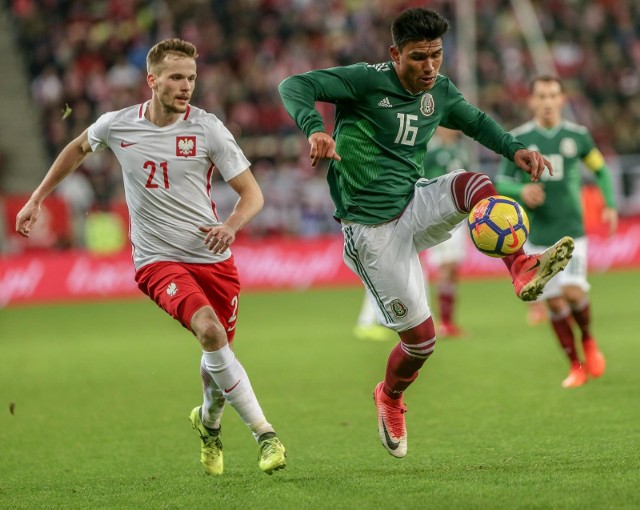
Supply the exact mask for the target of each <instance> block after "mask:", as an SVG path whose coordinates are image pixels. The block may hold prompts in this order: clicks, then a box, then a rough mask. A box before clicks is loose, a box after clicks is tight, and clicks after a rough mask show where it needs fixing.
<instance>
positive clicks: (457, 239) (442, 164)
mask: <svg viewBox="0 0 640 510" xmlns="http://www.w3.org/2000/svg"><path fill="white" fill-rule="evenodd" d="M468 163H469V158H468V155H467V153H466V150H465V148H464V146H463V145H462V143H461V142H460V132H459V131H454V130H453V129H447V128H444V127H438V129H437V130H436V133H435V135H434V137H433V138H432V139H431V140H430V141H429V146H428V147H427V154H426V155H425V158H424V163H423V164H424V171H425V177H427V178H428V179H435V178H436V177H440V176H441V175H444V174H446V173H447V172H453V171H456V170H459V169H461V168H467V167H468ZM460 227H462V225H460ZM460 227H458V228H457V229H455V230H454V231H453V232H452V233H451V238H450V239H447V240H446V241H443V242H442V243H440V244H437V245H435V246H434V247H433V248H431V249H430V250H429V262H430V263H431V265H432V266H433V267H434V269H435V291H436V295H437V299H438V308H439V312H440V313H439V319H440V320H439V321H438V324H436V333H437V335H438V336H439V337H452V338H453V337H462V336H464V334H465V333H464V331H463V330H462V329H461V328H460V327H459V326H458V325H457V324H456V322H455V319H454V317H455V308H456V301H457V294H458V293H457V289H458V279H459V275H458V273H459V269H460V264H461V263H462V261H463V260H464V257H465V253H466V246H467V233H466V230H465V229H464V228H460ZM428 283H429V277H428V276H427V274H426V273H425V284H426V285H427V288H428V286H429V285H428ZM427 293H428V291H427ZM354 335H355V336H356V338H358V339H360V340H388V339H389V338H391V335H392V331H390V330H389V329H388V328H386V327H384V326H381V325H380V324H379V323H378V319H377V318H376V312H375V309H374V308H373V306H372V305H371V301H370V300H369V297H368V296H367V295H366V294H365V297H364V301H363V302H362V307H361V309H360V313H359V314H358V320H357V323H356V326H355V328H354Z"/></svg>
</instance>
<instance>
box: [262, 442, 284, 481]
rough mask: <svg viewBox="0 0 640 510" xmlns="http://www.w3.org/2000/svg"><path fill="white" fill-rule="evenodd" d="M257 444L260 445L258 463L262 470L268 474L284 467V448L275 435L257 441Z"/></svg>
mask: <svg viewBox="0 0 640 510" xmlns="http://www.w3.org/2000/svg"><path fill="white" fill-rule="evenodd" d="M258 444H259V445H260V448H259V450H258V465H259V466H260V469H261V470H262V471H264V472H265V473H267V474H268V475H270V474H272V473H273V472H274V471H278V470H280V469H284V468H285V466H286V465H287V460H286V457H287V453H286V449H285V447H284V445H283V444H282V443H281V442H280V440H279V439H278V438H277V437H276V436H275V435H273V436H271V437H267V438H266V439H263V440H262V441H259V443H258Z"/></svg>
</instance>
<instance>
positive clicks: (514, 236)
mask: <svg viewBox="0 0 640 510" xmlns="http://www.w3.org/2000/svg"><path fill="white" fill-rule="evenodd" d="M507 223H509V222H507ZM509 230H511V235H512V236H513V243H511V244H508V245H507V246H508V247H509V248H515V247H516V246H518V244H520V240H519V239H518V234H517V233H516V230H515V229H514V228H513V227H512V226H511V223H509ZM538 263H540V261H539V260H538Z"/></svg>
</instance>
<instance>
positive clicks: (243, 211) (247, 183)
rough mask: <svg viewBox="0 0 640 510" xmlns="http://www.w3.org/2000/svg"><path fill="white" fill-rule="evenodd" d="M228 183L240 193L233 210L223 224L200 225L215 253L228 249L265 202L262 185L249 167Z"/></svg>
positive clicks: (207, 242)
mask: <svg viewBox="0 0 640 510" xmlns="http://www.w3.org/2000/svg"><path fill="white" fill-rule="evenodd" d="M228 184H229V186H231V187H232V188H233V190H234V191H235V192H236V193H237V194H238V195H239V198H238V201H237V202H236V205H235V207H234V208H233V212H232V213H231V214H230V215H229V217H228V218H227V219H226V220H225V221H224V222H223V223H222V225H217V226H215V227H211V226H207V225H201V226H200V227H199V228H200V231H201V232H206V233H207V235H206V236H205V239H204V242H205V244H206V245H207V246H208V247H209V249H210V250H211V251H212V252H213V253H222V252H223V251H224V250H226V249H227V248H228V247H229V246H230V245H231V244H232V243H233V242H234V241H235V240H236V233H237V232H238V231H239V230H240V229H241V228H243V227H244V226H245V225H246V224H247V223H249V222H250V221H251V220H252V219H253V218H254V217H255V215H256V214H258V213H259V212H260V209H262V206H263V204H264V198H263V196H262V191H261V190H260V186H258V183H257V181H256V179H255V177H254V176H253V173H251V170H250V169H249V168H247V169H246V170H245V171H244V172H242V173H241V174H239V175H236V176H235V177H234V178H233V179H231V180H230V181H229V182H228Z"/></svg>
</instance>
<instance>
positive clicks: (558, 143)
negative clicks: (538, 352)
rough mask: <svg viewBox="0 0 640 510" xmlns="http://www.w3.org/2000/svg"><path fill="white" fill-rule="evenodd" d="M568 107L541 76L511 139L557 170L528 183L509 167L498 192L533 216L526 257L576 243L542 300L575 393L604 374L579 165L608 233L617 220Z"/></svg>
mask: <svg viewBox="0 0 640 510" xmlns="http://www.w3.org/2000/svg"><path fill="white" fill-rule="evenodd" d="M564 104H565V95H564V89H563V86H562V82H561V81H560V80H559V79H557V78H554V77H552V76H540V77H537V78H535V79H534V80H533V81H532V82H531V88H530V98H529V106H530V108H531V110H532V111H533V119H532V120H531V121H529V122H527V123H525V124H523V125H522V126H519V127H518V128H516V129H514V130H513V131H512V133H513V134H514V135H515V136H516V138H518V140H520V141H521V142H522V143H524V144H525V145H526V146H528V147H529V148H535V150H539V151H540V152H542V153H543V154H544V155H545V157H546V158H548V159H549V161H551V163H552V164H553V170H554V172H553V175H543V176H542V177H541V180H540V182H539V183H530V182H526V181H527V176H526V175H525V174H524V173H523V172H522V171H521V170H520V169H519V168H517V167H516V166H515V165H513V163H511V162H510V161H506V160H505V161H503V163H502V166H501V167H500V172H499V174H498V177H497V188H498V191H499V192H501V193H503V194H505V195H509V196H511V197H513V198H516V199H518V200H520V201H521V202H522V203H523V204H524V205H525V207H526V208H527V212H528V214H529V221H530V222H531V234H530V236H529V239H528V241H527V242H528V245H527V247H526V249H527V251H537V250H539V249H540V248H541V247H544V246H550V245H552V244H553V243H555V242H556V241H557V240H558V239H560V238H561V237H562V236H565V235H570V236H572V237H574V238H575V244H576V248H575V251H574V255H573V259H572V260H571V262H570V263H569V264H568V265H567V268H566V269H567V270H566V271H565V272H563V273H562V275H558V276H556V277H555V278H553V279H552V280H551V281H550V282H549V284H548V285H547V286H546V287H545V289H544V292H543V293H542V295H541V296H540V297H539V299H541V300H545V301H546V303H547V306H548V308H549V314H550V318H551V325H552V326H553V330H554V331H555V334H556V336H557V338H558V340H559V342H560V345H561V346H562V349H563V351H564V352H565V354H566V355H567V357H568V358H569V361H570V363H571V370H570V372H569V376H568V377H567V378H566V379H565V380H564V381H563V382H562V386H564V387H565V388H570V387H576V386H582V385H583V384H584V383H585V382H587V376H588V375H590V376H591V377H600V376H601V375H602V374H603V372H604V369H605V359H604V356H603V355H602V353H601V352H600V350H599V349H598V346H597V344H596V341H595V339H594V338H593V334H592V331H591V310H590V308H591V307H590V304H589V299H588V296H587V291H588V290H589V284H588V283H587V238H586V237H585V232H584V224H583V218H582V204H581V199H580V197H581V195H580V190H581V183H582V176H581V162H582V163H584V165H585V166H586V167H587V168H588V169H590V170H592V171H593V172H595V179H596V182H597V184H598V186H599V187H600V190H601V191H602V194H603V196H604V199H605V202H606V207H605V208H604V210H603V218H602V219H603V221H605V222H606V223H607V224H608V225H609V229H610V233H613V232H614V231H615V229H616V227H617V224H618V213H617V210H616V205H615V200H614V196H613V191H612V186H611V177H610V172H609V169H608V168H607V166H606V164H605V161H604V158H603V157H602V154H601V153H600V151H599V150H598V149H597V148H596V146H595V144H594V142H593V139H592V138H591V135H590V134H589V132H588V131H587V128H585V127H584V126H579V125H577V124H574V123H572V122H569V121H567V120H564V119H563V118H562V108H563V106H564ZM572 322H575V324H576V326H577V327H578V328H579V329H580V333H581V335H582V348H583V352H584V356H585V359H586V362H585V364H584V365H583V364H582V363H581V361H580V358H579V354H578V351H577V349H576V342H575V339H574V334H573V329H572Z"/></svg>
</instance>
